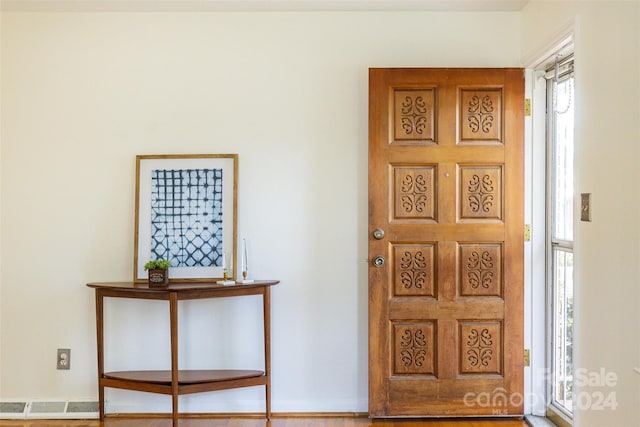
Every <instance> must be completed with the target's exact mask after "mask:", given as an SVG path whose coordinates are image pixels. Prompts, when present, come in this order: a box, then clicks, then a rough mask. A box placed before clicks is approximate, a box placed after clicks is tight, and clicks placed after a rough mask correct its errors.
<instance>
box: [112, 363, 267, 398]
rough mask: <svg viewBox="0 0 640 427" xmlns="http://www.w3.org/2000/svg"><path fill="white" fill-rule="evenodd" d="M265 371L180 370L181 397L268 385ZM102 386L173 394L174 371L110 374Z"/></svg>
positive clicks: (179, 392) (179, 387)
mask: <svg viewBox="0 0 640 427" xmlns="http://www.w3.org/2000/svg"><path fill="white" fill-rule="evenodd" d="M267 381H268V378H267V376H266V375H265V373H264V372H263V371H252V370H236V369H231V370H180V371H178V385H177V388H178V390H177V391H178V394H189V393H201V392H204V391H216V390H226V389H230V388H238V387H251V386H258V385H266V384H267ZM100 385H102V386H103V387H112V388H122V389H128V390H138V391H147V392H150V393H161V394H173V384H172V381H171V371H169V370H165V371H118V372H107V373H105V374H104V375H103V376H102V378H101V379H100Z"/></svg>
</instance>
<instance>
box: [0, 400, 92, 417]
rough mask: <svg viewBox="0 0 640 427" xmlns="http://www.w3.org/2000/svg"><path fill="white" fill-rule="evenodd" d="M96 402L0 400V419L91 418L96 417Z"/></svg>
mask: <svg viewBox="0 0 640 427" xmlns="http://www.w3.org/2000/svg"><path fill="white" fill-rule="evenodd" d="M98 411H99V407H98V402H90V401H50V402H49V401H32V402H0V419H5V420H6V419H10V420H11V419H48V420H55V419H71V418H76V419H91V418H98Z"/></svg>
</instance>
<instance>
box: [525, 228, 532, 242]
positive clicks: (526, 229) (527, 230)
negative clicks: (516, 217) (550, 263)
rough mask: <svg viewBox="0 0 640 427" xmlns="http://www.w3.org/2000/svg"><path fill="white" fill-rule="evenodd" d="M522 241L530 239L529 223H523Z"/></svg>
mask: <svg viewBox="0 0 640 427" xmlns="http://www.w3.org/2000/svg"><path fill="white" fill-rule="evenodd" d="M524 241H525V242H530V241H531V224H525V225H524Z"/></svg>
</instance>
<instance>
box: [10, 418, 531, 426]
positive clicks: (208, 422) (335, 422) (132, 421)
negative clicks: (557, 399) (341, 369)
mask: <svg viewBox="0 0 640 427" xmlns="http://www.w3.org/2000/svg"><path fill="white" fill-rule="evenodd" d="M420 426H426V427H491V426H496V427H526V426H528V424H527V423H526V422H525V421H522V420H502V419H465V420H370V419H368V418H363V417H360V418H352V417H345V418H342V417H329V418H321V417H312V418H302V417H287V418H274V419H272V420H271V421H265V420H263V419H253V418H185V419H181V420H180V427H420ZM0 427H171V420H170V419H168V418H119V417H118V418H115V417H114V418H107V419H106V420H105V421H103V422H100V421H99V420H0Z"/></svg>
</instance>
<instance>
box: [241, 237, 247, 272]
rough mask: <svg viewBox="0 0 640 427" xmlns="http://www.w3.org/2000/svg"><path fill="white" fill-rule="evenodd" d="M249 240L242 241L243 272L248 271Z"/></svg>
mask: <svg viewBox="0 0 640 427" xmlns="http://www.w3.org/2000/svg"><path fill="white" fill-rule="evenodd" d="M247 264H248V259H247V240H246V239H242V272H245V271H247Z"/></svg>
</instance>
